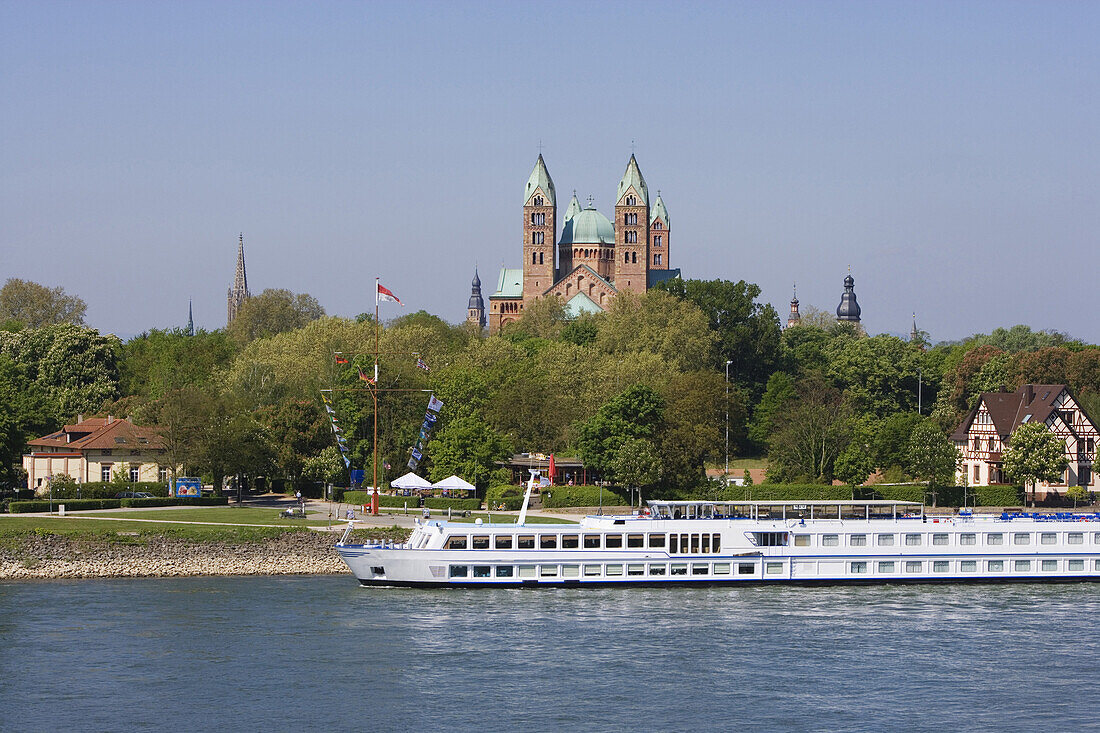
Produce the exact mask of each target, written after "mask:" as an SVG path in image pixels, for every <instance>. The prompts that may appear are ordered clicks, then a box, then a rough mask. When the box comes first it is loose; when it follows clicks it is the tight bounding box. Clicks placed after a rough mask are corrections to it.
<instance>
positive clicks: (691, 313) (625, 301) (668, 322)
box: [595, 290, 717, 371]
mask: <svg viewBox="0 0 1100 733" xmlns="http://www.w3.org/2000/svg"><path fill="white" fill-rule="evenodd" d="M599 323H600V331H599V334H598V335H597V337H596V341H595V346H596V348H598V349H600V350H601V351H603V352H604V353H607V354H613V355H617V356H619V357H620V358H630V357H632V355H635V354H641V353H650V354H655V355H657V356H659V357H661V360H662V361H663V362H664V363H665V364H666V365H667V368H668V369H671V370H673V371H690V370H692V369H698V368H700V367H704V366H706V365H713V364H714V363H715V356H714V355H715V351H714V347H715V344H716V341H717V337H716V335H715V333H714V332H713V331H712V330H711V329H710V328H709V327H708V325H707V319H706V316H705V315H704V314H703V313H702V311H700V310H699V308H698V307H696V306H695V305H694V304H693V303H690V302H686V301H683V300H680V299H678V298H676V297H673V296H671V295H669V294H668V293H665V292H662V291H659V290H651V291H649V292H647V293H644V294H642V295H636V294H634V293H631V292H629V291H627V292H622V293H619V294H618V295H617V296H615V299H614V300H612V301H611V306H610V308H609V310H608V311H607V312H606V313H604V315H603V317H602V318H601V319H600V322H599Z"/></svg>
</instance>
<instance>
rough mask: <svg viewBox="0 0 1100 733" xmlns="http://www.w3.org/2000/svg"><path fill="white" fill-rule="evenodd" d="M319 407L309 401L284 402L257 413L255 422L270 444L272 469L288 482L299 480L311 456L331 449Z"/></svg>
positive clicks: (325, 424)
mask: <svg viewBox="0 0 1100 733" xmlns="http://www.w3.org/2000/svg"><path fill="white" fill-rule="evenodd" d="M318 404H319V403H318V402H316V401H312V400H285V401H283V402H282V403H280V404H278V405H274V406H267V407H263V408H261V409H260V410H258V411H257V413H256V420H257V421H258V422H259V424H260V425H261V426H262V427H263V428H264V432H265V434H266V435H267V436H268V438H269V439H270V440H271V444H272V447H273V455H272V460H273V462H274V464H275V468H276V469H277V470H278V472H279V474H280V475H281V476H282V477H284V478H287V479H290V480H291V481H295V482H296V481H298V480H299V479H300V478H302V472H303V470H304V469H305V462H306V460H307V459H308V458H309V457H310V456H314V455H316V454H318V453H320V452H321V451H322V450H323V449H324V448H325V447H326V446H331V445H332V442H333V438H332V429H331V428H330V427H329V421H328V419H327V418H326V417H325V416H324V414H323V413H322V411H321V410H320V408H319V407H318Z"/></svg>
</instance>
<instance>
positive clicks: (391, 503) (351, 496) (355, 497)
mask: <svg viewBox="0 0 1100 733" xmlns="http://www.w3.org/2000/svg"><path fill="white" fill-rule="evenodd" d="M343 502H344V503H345V504H361V505H365V506H370V492H367V491H345V492H344V496H343ZM406 502H408V505H409V508H410V509H413V508H415V507H418V506H420V497H419V496H388V495H386V494H379V495H378V506H380V507H388V508H390V509H401V508H402V507H404V506H405V503H406Z"/></svg>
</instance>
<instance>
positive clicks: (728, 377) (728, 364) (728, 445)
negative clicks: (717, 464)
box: [725, 359, 733, 483]
mask: <svg viewBox="0 0 1100 733" xmlns="http://www.w3.org/2000/svg"><path fill="white" fill-rule="evenodd" d="M732 363H733V362H732V361H730V360H729V359H726V475H725V481H726V482H727V483H728V482H729V476H730V364H732Z"/></svg>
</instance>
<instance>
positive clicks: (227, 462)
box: [195, 396, 274, 493]
mask: <svg viewBox="0 0 1100 733" xmlns="http://www.w3.org/2000/svg"><path fill="white" fill-rule="evenodd" d="M203 418H204V420H203V425H202V431H201V432H200V434H199V436H198V440H197V443H196V445H195V463H196V464H197V465H198V467H199V468H200V469H202V470H203V471H204V472H206V473H208V474H210V475H211V476H212V477H213V483H214V490H215V491H216V492H219V493H220V491H221V488H222V485H223V484H224V482H225V478H226V477H227V476H234V475H238V474H239V475H257V474H261V473H264V472H265V471H266V470H267V469H269V468H270V467H271V465H272V462H273V453H274V448H273V446H272V444H271V441H270V439H269V437H268V435H267V434H266V433H265V431H264V429H263V427H262V426H261V425H260V424H259V423H258V422H257V421H256V419H255V417H254V416H253V414H252V413H251V412H249V411H246V410H244V409H243V408H242V406H241V405H240V404H239V403H237V402H235V401H233V400H232V399H229V398H227V397H224V396H217V397H214V398H212V399H211V400H210V401H209V402H208V403H206V404H205V405H204V414H203Z"/></svg>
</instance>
